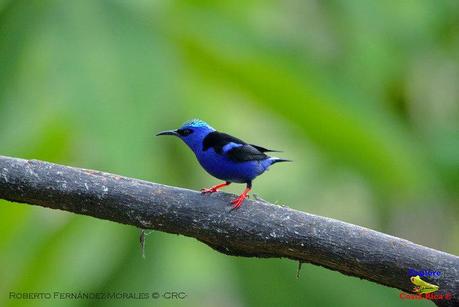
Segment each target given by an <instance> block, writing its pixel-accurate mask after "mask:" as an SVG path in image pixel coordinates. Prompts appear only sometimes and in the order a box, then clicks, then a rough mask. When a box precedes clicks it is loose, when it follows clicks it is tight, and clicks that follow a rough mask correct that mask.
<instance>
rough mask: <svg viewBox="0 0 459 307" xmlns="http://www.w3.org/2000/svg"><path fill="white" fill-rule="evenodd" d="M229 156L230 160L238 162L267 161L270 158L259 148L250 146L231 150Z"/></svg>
mask: <svg viewBox="0 0 459 307" xmlns="http://www.w3.org/2000/svg"><path fill="white" fill-rule="evenodd" d="M227 155H228V157H229V158H230V159H232V160H234V161H238V162H245V161H257V160H265V159H267V158H268V156H267V155H265V154H264V153H262V152H261V151H259V150H258V149H257V148H255V147H253V146H252V145H248V144H246V145H242V146H239V147H235V148H233V149H231V150H229V151H228V152H227Z"/></svg>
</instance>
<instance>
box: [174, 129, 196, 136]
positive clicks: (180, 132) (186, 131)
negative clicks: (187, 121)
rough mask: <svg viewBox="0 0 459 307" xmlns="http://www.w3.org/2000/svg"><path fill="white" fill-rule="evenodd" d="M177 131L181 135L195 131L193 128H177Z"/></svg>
mask: <svg viewBox="0 0 459 307" xmlns="http://www.w3.org/2000/svg"><path fill="white" fill-rule="evenodd" d="M177 133H178V134H180V135H181V136H187V135H190V134H192V133H193V130H191V129H188V128H187V129H179V130H177Z"/></svg>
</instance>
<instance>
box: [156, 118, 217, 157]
mask: <svg viewBox="0 0 459 307" xmlns="http://www.w3.org/2000/svg"><path fill="white" fill-rule="evenodd" d="M212 131H215V129H214V128H212V127H211V126H209V124H207V123H206V122H205V121H202V120H200V119H193V120H190V121H187V122H186V123H184V124H183V125H182V126H181V127H180V128H178V129H175V130H166V131H162V132H160V133H158V134H157V136H158V135H175V136H177V137H179V138H180V139H181V140H182V141H184V142H185V143H186V144H187V145H188V146H189V147H190V148H191V149H192V150H193V151H195V152H196V151H197V150H198V149H200V148H202V142H203V140H204V138H205V137H206V136H207V135H208V134H209V133H211V132H212Z"/></svg>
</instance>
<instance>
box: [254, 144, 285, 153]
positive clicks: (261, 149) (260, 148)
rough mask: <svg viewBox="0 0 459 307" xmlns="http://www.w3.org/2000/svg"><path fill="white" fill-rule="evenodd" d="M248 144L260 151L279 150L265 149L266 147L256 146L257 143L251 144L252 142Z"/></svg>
mask: <svg viewBox="0 0 459 307" xmlns="http://www.w3.org/2000/svg"><path fill="white" fill-rule="evenodd" d="M250 146H252V147H255V148H256V149H258V150H259V151H261V152H281V151H280V150H274V149H267V148H264V147H261V146H258V145H253V144H250Z"/></svg>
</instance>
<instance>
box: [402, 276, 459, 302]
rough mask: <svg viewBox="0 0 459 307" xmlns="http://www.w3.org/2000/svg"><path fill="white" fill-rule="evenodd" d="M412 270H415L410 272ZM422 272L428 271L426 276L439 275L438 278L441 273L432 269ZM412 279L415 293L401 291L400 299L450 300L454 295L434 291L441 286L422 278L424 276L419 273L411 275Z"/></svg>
mask: <svg viewBox="0 0 459 307" xmlns="http://www.w3.org/2000/svg"><path fill="white" fill-rule="evenodd" d="M412 272H413V271H410V273H412ZM419 272H421V271H419ZM422 272H427V273H425V274H427V275H425V276H432V277H433V276H437V278H438V277H439V276H440V275H441V273H440V272H432V271H422ZM410 273H409V274H410ZM410 281H411V283H412V284H413V285H414V287H413V290H412V291H413V293H411V294H408V293H404V292H401V293H400V299H402V300H450V299H451V298H452V297H453V296H452V294H451V293H450V292H447V293H445V294H436V293H434V292H435V291H438V290H439V289H440V287H439V286H437V285H434V284H431V283H428V282H427V281H425V280H422V278H421V277H420V276H419V275H416V276H411V277H410Z"/></svg>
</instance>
